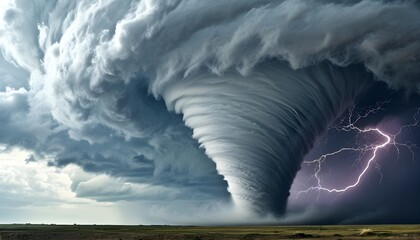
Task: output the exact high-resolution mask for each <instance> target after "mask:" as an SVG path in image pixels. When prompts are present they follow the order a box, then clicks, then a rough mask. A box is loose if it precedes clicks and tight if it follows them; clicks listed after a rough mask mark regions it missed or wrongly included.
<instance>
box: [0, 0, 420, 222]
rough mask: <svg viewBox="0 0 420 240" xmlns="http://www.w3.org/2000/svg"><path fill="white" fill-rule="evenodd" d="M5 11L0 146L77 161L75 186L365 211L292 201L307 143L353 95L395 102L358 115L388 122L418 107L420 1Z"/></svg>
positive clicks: (284, 217)
mask: <svg viewBox="0 0 420 240" xmlns="http://www.w3.org/2000/svg"><path fill="white" fill-rule="evenodd" d="M0 17H1V20H0V49H1V55H0V109H1V113H0V121H1V124H2V126H1V128H0V146H1V148H0V149H2V150H1V151H2V152H4V153H10V152H13V151H15V150H16V149H20V150H21V151H26V152H27V153H28V154H27V157H26V162H27V164H32V163H34V164H35V163H36V164H39V163H43V164H45V165H47V166H48V168H56V169H68V168H67V167H68V166H77V167H78V168H80V170H77V173H73V174H72V175H71V176H72V177H71V184H70V189H71V191H70V192H72V193H73V194H74V195H75V196H76V197H77V198H80V199H90V200H94V201H97V202H121V201H129V202H142V204H145V202H147V204H150V203H152V205H153V206H155V207H156V209H158V210H156V209H155V208H151V209H155V210H156V211H157V212H160V213H161V214H164V215H176V213H174V212H173V211H175V212H176V210H175V209H177V208H179V206H180V205H182V206H184V205H187V206H190V207H191V209H199V210H200V214H208V213H210V212H211V213H212V217H211V218H212V220H209V219H207V220H206V219H200V220H197V221H198V222H199V223H200V224H206V223H207V224H210V223H214V222H217V220H215V219H218V218H217V215H218V214H217V213H218V212H224V211H228V212H230V211H232V215H237V216H238V217H237V218H234V217H232V218H229V220H225V221H229V222H231V223H235V222H242V220H239V219H241V216H245V215H246V216H253V217H252V218H251V219H252V220H250V221H251V222H258V221H263V222H277V221H285V222H297V223H307V222H308V223H311V222H331V223H335V222H346V221H349V222H352V221H355V222H357V221H359V220H360V218H358V217H359V216H357V217H356V216H352V213H350V212H340V214H341V215H340V217H337V218H331V217H330V215H328V216H327V215H322V216H321V215H320V216H319V218H317V217H314V216H315V215H316V214H314V213H312V212H314V211H312V209H311V210H308V211H306V210H305V211H306V212H305V213H303V214H302V215H301V216H295V215H293V214H295V213H291V214H288V212H287V211H286V210H287V209H288V208H287V207H288V205H289V206H300V207H302V205H299V204H301V203H299V202H300V201H301V200H297V201H296V202H295V203H296V204H293V201H294V200H293V198H289V195H290V191H291V187H292V184H293V183H294V181H296V175H297V174H298V172H299V170H300V168H301V164H302V162H303V161H304V158H305V156H306V158H308V156H312V154H313V153H314V152H317V151H322V150H323V149H324V148H325V149H328V148H329V147H324V146H321V145H319V142H318V140H319V139H320V138H321V137H322V136H325V135H327V136H330V135H331V134H330V133H329V132H328V133H327V130H328V129H329V127H331V126H334V124H336V120H337V119H339V118H340V116H341V115H342V114H345V113H346V111H347V109H348V108H349V107H351V106H360V107H365V108H368V107H370V106H372V105H375V104H376V102H378V101H386V102H387V103H388V104H389V105H386V106H389V109H388V110H386V111H384V114H383V115H381V116H373V117H372V118H370V120H369V118H367V120H366V122H364V123H363V124H364V125H365V126H372V125H374V126H381V124H382V125H384V126H385V127H390V128H392V129H393V127H395V128H398V126H402V124H403V122H404V121H403V120H404V119H412V115H410V116H407V114H408V112H410V111H411V110H412V109H413V108H416V107H420V105H419V102H418V94H419V93H420V67H419V66H420V65H419V64H420V28H419V27H418V26H420V6H419V5H418V3H416V2H415V1H409V0H407V1H385V0H384V1H380V0H362V1H356V0H355V1H340V0H328V1H321V0H320V1H318V0H310V1H306V0H305V1H304V0H282V1H269V0H261V1H253V0H244V1H221V0H220V1H219V0H215V1H196V0H184V1H181V0H170V1H169V0H168V1H151V0H150V1H149V0H142V1H140V0H132V1H117V0H103V1H101V0H98V1H96V0H95V1H84V0H81V1H65V0H63V1H48V0H34V1H26V0H10V1H2V3H0ZM384 97H389V98H388V99H384ZM365 105H367V106H365ZM414 119H415V120H416V119H417V118H416V117H415V118H414ZM392 121H394V122H392ZM410 126H411V127H412V128H413V129H414V130H413V131H412V132H413V133H412V135H404V136H405V137H407V138H408V139H410V138H412V139H416V136H418V134H419V133H418V132H416V130H415V129H417V125H416V124H414V125H410ZM404 134H405V133H404ZM413 134H414V135H413ZM331 136H332V135H331ZM401 136H402V137H404V136H403V134H401ZM413 136H414V137H413ZM349 139H352V138H351V137H349V136H344V137H342V138H339V139H338V140H337V142H335V144H338V145H341V144H342V143H344V142H349V141H350V140H349ZM407 141H408V140H407ZM410 141H411V142H414V143H416V141H418V140H410ZM331 146H332V145H331ZM416 151H417V150H414V152H413V156H414V157H413V159H414V160H420V159H418V158H417V157H416V155H415V152H416ZM308 153H309V155H307V154H308ZM403 156H404V153H403ZM384 158H391V157H389V156H387V157H384ZM414 162H416V161H414ZM0 164H1V163H0ZM416 166H417V165H416ZM412 169H417V170H418V169H420V168H418V167H413V168H412ZM63 171H67V170H63ZM332 171H334V170H332ZM349 171H350V170H349ZM303 174H310V171H307V170H304V171H303ZM95 176H99V177H95ZM299 179H301V178H298V179H297V180H298V181H300V180H299ZM418 180H419V179H418V178H416V180H413V181H412V182H419V181H418ZM1 181H3V180H1V178H0V182H1ZM394 182H396V181H394ZM7 186H9V187H10V186H13V185H7ZM10 188H12V187H10ZM384 191H385V190H384ZM359 194H360V193H359ZM417 198H418V199H420V196H416V197H414V199H417ZM321 200H322V199H321ZM174 201H180V202H176V203H175V202H174ZM314 201H315V200H314ZM346 201H349V200H348V199H347V198H346ZM171 203H173V205H171ZM22 204H23V203H22ZM147 204H146V205H147ZM340 204H341V203H340ZM131 205H135V204H132V203H130V206H131ZM140 205H141V204H140ZM146 205H145V206H146ZM163 205H168V206H166V207H165V208H164V209H161V206H163ZM338 205H339V204H338ZM338 205H337V206H338ZM145 206H144V207H143V208H147V207H145ZM171 206H173V207H172V208H171ZM141 208H142V207H140V209H141ZM159 209H160V210H159ZM226 209H229V210H226ZM360 209H363V208H360ZM194 211H195V210H191V212H189V211H188V214H191V215H194V213H193V212H194ZM360 211H363V210H360ZM308 212H311V213H310V214H309V215H310V216H309V215H308ZM315 212H316V211H315ZM376 212H380V213H381V214H382V213H384V214H385V213H386V210H383V209H382V208H380V209H375V213H376ZM417 212H420V210H419V209H418V208H417ZM188 214H187V215H188ZM225 214H226V213H225ZM225 214H219V217H220V216H223V215H225ZM289 215H290V216H291V217H289ZM336 216H338V215H336ZM370 216H378V215H376V214H371V215H370ZM220 218H221V219H222V218H224V217H220ZM262 219H264V220H262ZM279 219H280V220H279ZM349 219H350V220H349ZM358 219H359V220H358ZM372 219H374V218H372ZM394 219H398V218H397V217H396V218H394ZM417 219H418V218H417ZM153 221H156V222H158V223H168V222H169V223H191V220H185V219H184V218H181V219H176V218H174V217H169V216H168V217H167V218H166V220H162V219H159V218H158V217H156V219H154V220H153ZM177 221H180V222H177ZM372 221H374V220H372ZM192 223H194V222H192Z"/></svg>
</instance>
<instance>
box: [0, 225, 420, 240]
mask: <svg viewBox="0 0 420 240" xmlns="http://www.w3.org/2000/svg"><path fill="white" fill-rule="evenodd" d="M0 239H1V240H8V239H62V240H70V239H72V240H77V239H92V240H94V239H105V240H111V239H113V240H114V239H116V240H119V239H128V240H134V239H136V240H139V239H142V240H166V239H168V240H169V239H171V240H177V239H179V240H181V239H183V240H184V239H185V240H235V239H244V240H253V239H261V240H271V239H273V240H274V239H278V240H280V239H336V240H338V239H343V240H344V239H420V225H368V226H363V225H342V226H229V227H193V226H102V225H43V224H40V225H35V224H30V225H20V224H11V225H0Z"/></svg>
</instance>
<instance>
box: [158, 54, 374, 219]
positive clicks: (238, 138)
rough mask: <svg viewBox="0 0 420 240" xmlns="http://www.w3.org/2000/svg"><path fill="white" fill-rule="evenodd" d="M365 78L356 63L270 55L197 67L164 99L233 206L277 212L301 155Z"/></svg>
mask: <svg viewBox="0 0 420 240" xmlns="http://www.w3.org/2000/svg"><path fill="white" fill-rule="evenodd" d="M368 83H369V78H368V74H366V73H364V72H363V70H362V68H357V67H349V68H338V67H334V66H332V65H331V64H320V65H319V66H316V67H308V68H304V69H300V70H297V71H295V70H293V69H291V68H290V67H289V66H288V65H287V64H286V63H282V62H272V63H264V64H261V65H259V66H257V67H256V68H255V69H254V71H253V72H252V73H251V74H249V75H247V76H242V75H240V74H238V73H237V72H235V71H228V72H226V73H224V74H223V76H214V75H211V74H205V73H203V74H197V75H194V76H191V77H189V78H187V79H185V80H184V81H182V82H181V83H176V84H171V85H169V86H166V87H165V91H164V92H163V98H164V99H165V102H166V104H167V106H168V109H169V110H172V111H175V112H177V113H181V114H182V115H183V119H184V121H185V124H186V125H187V126H188V127H191V128H192V129H193V130H194V134H193V137H194V138H195V139H197V140H198V142H199V143H200V144H201V146H202V147H203V148H204V149H205V151H206V154H207V155H208V156H209V157H210V158H211V159H212V160H213V161H214V162H215V163H216V166H217V171H218V172H219V173H220V174H221V175H222V176H224V178H225V180H226V181H227V182H228V186H229V187H228V191H229V192H230V193H231V195H232V199H233V201H234V203H235V206H237V207H239V208H242V209H252V211H253V212H256V213H259V214H261V215H267V214H274V215H276V216H280V215H281V214H283V213H284V210H285V206H286V202H287V198H288V196H289V189H290V186H291V184H292V182H293V179H294V177H295V175H296V173H297V171H298V170H299V166H300V163H301V161H302V158H303V156H304V155H305V154H306V152H307V151H308V149H310V148H311V146H312V145H313V143H314V141H315V139H316V137H317V136H318V135H319V134H320V133H322V132H323V131H324V130H325V128H326V126H327V125H328V124H329V123H330V122H331V120H333V119H334V118H335V117H336V116H337V114H338V113H340V112H341V111H342V110H343V109H344V108H345V107H347V105H348V104H349V103H351V102H353V100H354V99H355V97H357V96H358V94H360V93H361V92H362V91H363V90H364V89H365V88H366V87H367V86H368V85H369V84H368Z"/></svg>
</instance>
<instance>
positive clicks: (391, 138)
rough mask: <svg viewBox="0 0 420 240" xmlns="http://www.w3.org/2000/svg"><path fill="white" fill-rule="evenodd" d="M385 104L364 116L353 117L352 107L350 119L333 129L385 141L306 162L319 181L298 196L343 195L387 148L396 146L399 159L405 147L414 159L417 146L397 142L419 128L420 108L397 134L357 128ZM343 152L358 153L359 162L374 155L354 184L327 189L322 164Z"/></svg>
mask: <svg viewBox="0 0 420 240" xmlns="http://www.w3.org/2000/svg"><path fill="white" fill-rule="evenodd" d="M384 103H386V102H384ZM384 103H381V104H379V105H378V106H377V107H376V108H373V109H371V110H369V111H367V112H366V113H365V114H363V115H360V114H359V115H357V116H353V111H354V107H352V108H350V110H349V116H348V118H344V119H342V120H341V121H340V122H339V123H338V124H337V125H336V126H334V127H333V128H335V129H336V130H338V131H346V132H350V131H357V133H358V134H366V133H374V134H377V135H378V136H379V137H380V138H381V139H383V140H382V141H381V142H379V143H372V144H369V145H366V146H362V147H352V148H341V149H340V150H338V151H335V152H331V153H327V154H324V155H322V156H321V157H319V158H317V159H315V160H312V161H305V162H304V163H305V164H308V165H313V164H315V173H314V177H315V178H316V180H317V185H316V186H312V187H309V188H308V189H306V190H304V191H300V192H298V196H299V195H300V194H302V193H308V192H309V191H313V190H314V191H319V192H321V191H326V192H329V193H343V192H345V191H347V190H349V189H351V188H354V187H356V186H357V185H358V184H359V183H360V182H361V180H362V178H363V176H364V175H365V174H366V172H367V171H368V170H369V169H370V168H371V167H372V165H373V164H374V163H376V156H377V153H378V151H379V150H381V149H384V148H386V147H387V146H394V147H395V148H396V150H397V153H398V157H399V155H400V150H399V147H401V146H404V147H406V148H407V149H408V150H409V151H410V152H411V154H412V157H413V158H414V151H413V148H416V147H417V146H416V145H415V144H411V143H400V142H397V141H396V138H397V137H398V136H399V135H400V134H401V133H402V132H403V130H404V129H407V128H412V127H419V120H418V116H419V115H420V108H418V109H417V111H416V113H415V114H414V116H413V122H412V123H410V124H407V125H404V126H402V127H401V128H400V129H399V131H398V132H397V133H396V134H388V133H386V132H385V131H383V130H380V129H379V128H367V129H361V128H359V127H357V126H355V124H356V123H357V122H358V121H359V120H360V119H363V118H366V117H367V116H369V115H370V114H373V113H376V112H378V111H379V110H380V109H381V107H382V105H383V104H384ZM346 121H347V124H346V125H344V126H343V123H344V122H346ZM343 152H358V153H359V158H358V159H357V160H358V161H360V160H361V158H362V157H363V156H364V154H365V153H366V152H372V155H371V156H370V157H369V159H368V160H367V162H366V165H365V166H364V168H363V170H362V171H361V172H360V174H359V175H358V177H357V179H355V180H354V182H353V184H351V185H348V186H345V187H342V188H327V187H324V186H323V185H322V183H321V177H320V176H319V174H320V172H321V170H322V164H323V163H325V162H326V161H327V160H328V159H329V158H331V157H333V156H335V155H338V154H340V153H343ZM376 168H377V169H378V170H380V165H379V164H377V163H376Z"/></svg>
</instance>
